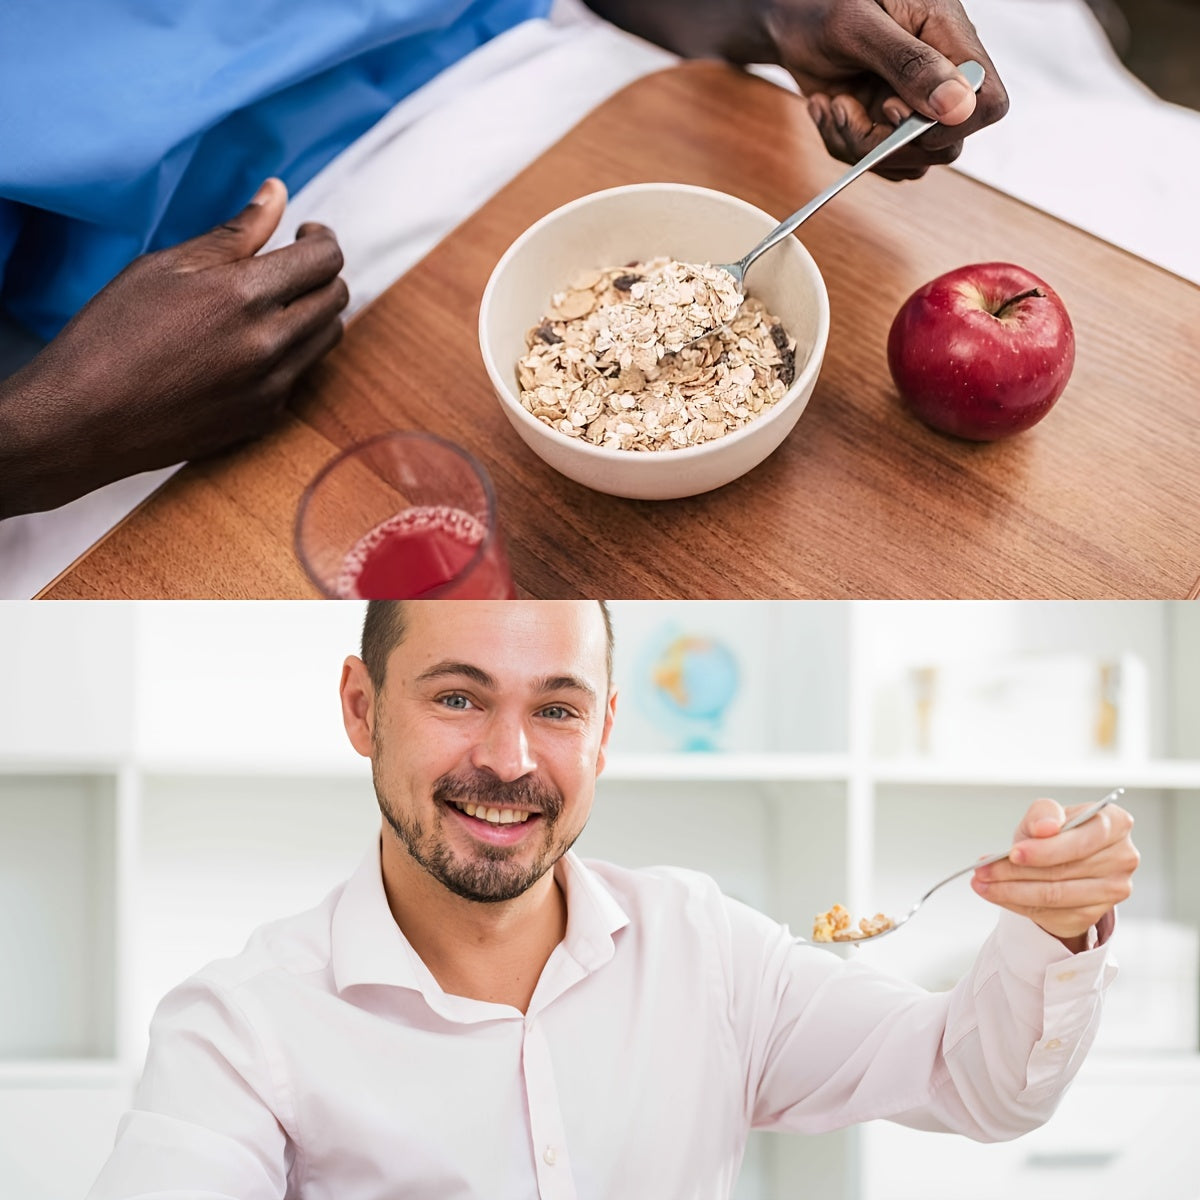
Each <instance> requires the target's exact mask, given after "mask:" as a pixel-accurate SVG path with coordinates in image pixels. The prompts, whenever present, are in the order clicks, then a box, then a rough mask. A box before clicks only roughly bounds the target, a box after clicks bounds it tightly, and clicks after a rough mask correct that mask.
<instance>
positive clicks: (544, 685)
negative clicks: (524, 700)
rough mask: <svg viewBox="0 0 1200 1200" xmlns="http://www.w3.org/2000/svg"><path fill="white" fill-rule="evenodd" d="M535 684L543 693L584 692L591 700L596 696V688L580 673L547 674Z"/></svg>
mask: <svg viewBox="0 0 1200 1200" xmlns="http://www.w3.org/2000/svg"><path fill="white" fill-rule="evenodd" d="M533 686H534V689H535V690H536V691H538V692H539V693H541V694H542V695H545V694H546V693H547V692H582V693H583V694H584V695H585V696H587V698H588V699H589V700H595V698H596V689H595V688H594V687H592V685H591V684H590V683H588V682H586V681H585V680H583V679H580V678H579V676H578V675H546V676H543V677H542V678H541V679H539V680H537V682H536V683H535V684H534V685H533Z"/></svg>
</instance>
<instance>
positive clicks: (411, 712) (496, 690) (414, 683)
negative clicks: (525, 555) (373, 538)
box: [371, 601, 615, 902]
mask: <svg viewBox="0 0 1200 1200" xmlns="http://www.w3.org/2000/svg"><path fill="white" fill-rule="evenodd" d="M406 612H407V622H406V625H407V627H406V630H405V634H404V637H403V639H402V641H401V642H400V644H399V645H398V646H396V647H395V648H394V649H393V650H392V652H391V655H390V656H389V658H388V664H387V673H386V679H385V682H384V685H383V688H382V689H381V690H380V692H379V693H378V694H377V695H376V697H375V705H374V714H373V726H372V731H371V762H372V772H373V774H374V778H375V791H376V794H377V796H378V798H379V805H380V808H381V809H382V811H383V814H384V817H385V819H386V820H387V822H388V824H389V825H390V826H391V827H392V829H393V830H394V831H395V833H396V834H397V836H398V837H399V839H400V840H401V842H402V843H403V844H404V846H405V847H406V848H407V850H408V852H409V854H411V856H412V857H413V858H414V859H415V860H416V861H417V862H418V863H419V864H420V865H421V866H422V867H424V868H425V870H426V871H428V872H429V874H430V875H432V876H433V877H434V878H435V879H437V880H438V881H439V882H440V883H442V884H443V885H444V886H445V887H447V888H448V889H450V891H452V892H454V893H456V894H457V895H460V896H464V897H466V898H467V899H470V900H476V901H482V902H495V901H502V900H510V899H512V898H513V897H515V896H519V895H520V894H521V893H522V892H524V891H525V890H526V889H527V888H529V887H530V886H531V885H532V884H533V883H534V882H535V881H536V880H538V879H540V878H541V877H542V876H543V875H544V874H545V873H546V872H547V871H548V870H550V869H551V868H552V867H553V866H554V864H555V863H556V862H557V861H558V860H559V859H560V858H561V857H562V856H563V854H565V853H566V852H567V850H568V849H569V848H570V847H571V845H572V843H573V842H574V841H575V839H576V838H577V837H578V836H579V834H580V832H581V831H582V830H583V827H584V825H585V823H586V822H587V818H588V815H589V813H590V812H591V807H592V799H593V795H594V788H595V782H596V776H597V774H598V773H599V771H600V770H601V768H602V767H603V762H604V749H605V746H606V744H607V742H608V735H609V731H610V729H611V727H612V714H613V708H614V703H615V697H613V698H612V699H610V697H609V695H608V677H607V669H606V665H605V648H606V647H605V631H604V623H603V618H602V616H601V613H600V609H599V606H598V605H597V604H595V603H594V602H580V603H574V602H565V601H564V602H553V603H547V602H540V603H534V602H528V603H525V602H514V601H499V602H494V603H482V602H481V603H471V602H467V601H446V602H441V603H438V602H436V601H432V602H425V603H420V602H415V603H412V604H409V605H408V606H407V610H406Z"/></svg>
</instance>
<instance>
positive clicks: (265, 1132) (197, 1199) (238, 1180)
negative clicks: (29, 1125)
mask: <svg viewBox="0 0 1200 1200" xmlns="http://www.w3.org/2000/svg"><path fill="white" fill-rule="evenodd" d="M282 1095H283V1089H281V1088H280V1087H278V1084H277V1081H276V1080H275V1079H273V1078H272V1072H271V1069H270V1066H269V1063H268V1055H267V1053H266V1051H265V1050H264V1048H263V1045H262V1043H261V1041H260V1040H259V1038H258V1036H257V1035H256V1033H255V1031H254V1029H253V1028H252V1026H251V1024H250V1022H249V1021H248V1020H247V1019H246V1017H245V1015H244V1014H243V1012H242V1011H241V1010H240V1008H239V1007H238V1006H237V1004H236V1002H235V1000H234V998H233V996H232V995H231V994H230V993H229V992H228V991H227V990H226V989H224V988H218V987H216V986H215V985H213V984H212V983H209V982H205V981H203V980H202V979H201V978H199V977H196V978H193V979H190V980H188V981H187V982H186V983H184V984H182V985H180V986H179V987H177V988H175V989H174V990H173V991H172V992H170V993H169V994H168V995H167V996H166V998H165V999H164V1000H163V1001H162V1003H161V1004H160V1005H159V1007H158V1011H157V1012H156V1013H155V1015H154V1020H153V1022H152V1023H151V1026H150V1048H149V1052H148V1054H147V1057H146V1069H145V1071H144V1073H143V1075H142V1079H141V1083H140V1084H139V1086H138V1089H137V1094H136V1096H135V1097H134V1104H133V1109H132V1110H131V1111H130V1112H128V1113H126V1114H125V1115H124V1116H123V1117H122V1118H121V1122H120V1124H119V1126H118V1128H117V1140H116V1145H115V1147H114V1149H113V1153H112V1155H111V1157H110V1158H109V1160H108V1162H107V1163H106V1164H105V1166H104V1168H103V1170H102V1171H101V1172H100V1175H99V1177H98V1178H97V1180H96V1182H95V1183H94V1184H93V1185H92V1190H91V1191H90V1192H89V1193H88V1197H87V1200H135V1198H138V1197H141V1198H146V1200H148V1198H149V1197H154V1200H169V1198H173V1197H180V1198H182V1197H184V1196H186V1197H187V1198H188V1200H225V1198H230V1200H280V1198H282V1197H283V1196H284V1195H285V1193H286V1191H287V1178H288V1172H289V1170H290V1169H291V1165H292V1161H293V1158H294V1150H293V1144H292V1142H291V1140H290V1139H289V1137H288V1135H287V1132H286V1131H285V1129H284V1126H283V1124H282V1123H281V1119H280V1117H279V1116H278V1115H277V1113H279V1111H280V1109H281V1107H282V1101H281V1096H282Z"/></svg>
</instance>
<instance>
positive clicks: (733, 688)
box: [640, 630, 739, 750]
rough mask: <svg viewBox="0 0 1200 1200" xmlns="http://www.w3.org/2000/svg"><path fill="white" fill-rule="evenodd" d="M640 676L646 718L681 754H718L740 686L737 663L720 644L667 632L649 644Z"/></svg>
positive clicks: (692, 635) (707, 639)
mask: <svg viewBox="0 0 1200 1200" xmlns="http://www.w3.org/2000/svg"><path fill="white" fill-rule="evenodd" d="M640 673H641V675H642V679H643V682H644V684H645V685H646V686H645V687H644V689H643V695H644V698H645V700H646V708H647V710H648V713H649V715H650V716H651V718H652V719H653V720H654V722H655V724H656V725H657V726H658V727H659V728H660V729H661V730H662V731H663V732H665V733H666V734H667V735H668V736H669V737H671V738H672V739H673V740H675V741H676V743H677V744H678V748H679V749H682V750H715V749H717V743H716V739H717V736H718V734H719V732H720V728H721V724H722V722H723V720H724V718H725V714H726V713H727V712H728V710H729V706H730V704H731V703H732V702H733V699H734V697H735V696H736V695H737V690H738V682H739V671H738V661H737V658H736V656H735V655H734V654H733V652H732V651H731V650H730V649H729V647H728V646H726V645H725V643H724V642H722V641H720V640H718V639H717V638H713V637H707V636H702V635H697V634H688V633H679V632H677V631H675V630H668V631H665V632H664V633H662V634H660V635H659V636H658V637H657V638H655V639H654V640H653V641H652V643H651V647H650V652H649V655H648V656H647V659H646V661H645V663H644V666H643V669H642V671H641V672H640Z"/></svg>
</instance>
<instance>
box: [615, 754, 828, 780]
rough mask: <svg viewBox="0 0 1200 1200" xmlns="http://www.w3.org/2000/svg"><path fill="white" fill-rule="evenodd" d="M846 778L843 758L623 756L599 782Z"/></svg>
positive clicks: (743, 755)
mask: <svg viewBox="0 0 1200 1200" xmlns="http://www.w3.org/2000/svg"><path fill="white" fill-rule="evenodd" d="M849 775H850V759H849V757H847V756H846V755H844V754H704V753H695V754H626V755H613V756H612V757H611V758H610V759H609V761H608V766H607V767H606V768H605V770H604V774H603V775H602V776H601V779H602V780H604V779H612V780H621V781H623V782H624V781H641V780H646V781H660V780H661V781H667V782H680V783H687V782H693V781H695V782H720V781H721V780H739V781H741V780H762V781H764V782H772V781H781V782H788V781H797V782H803V781H805V780H814V781H822V782H826V781H835V780H844V779H846V778H848V776H849Z"/></svg>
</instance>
